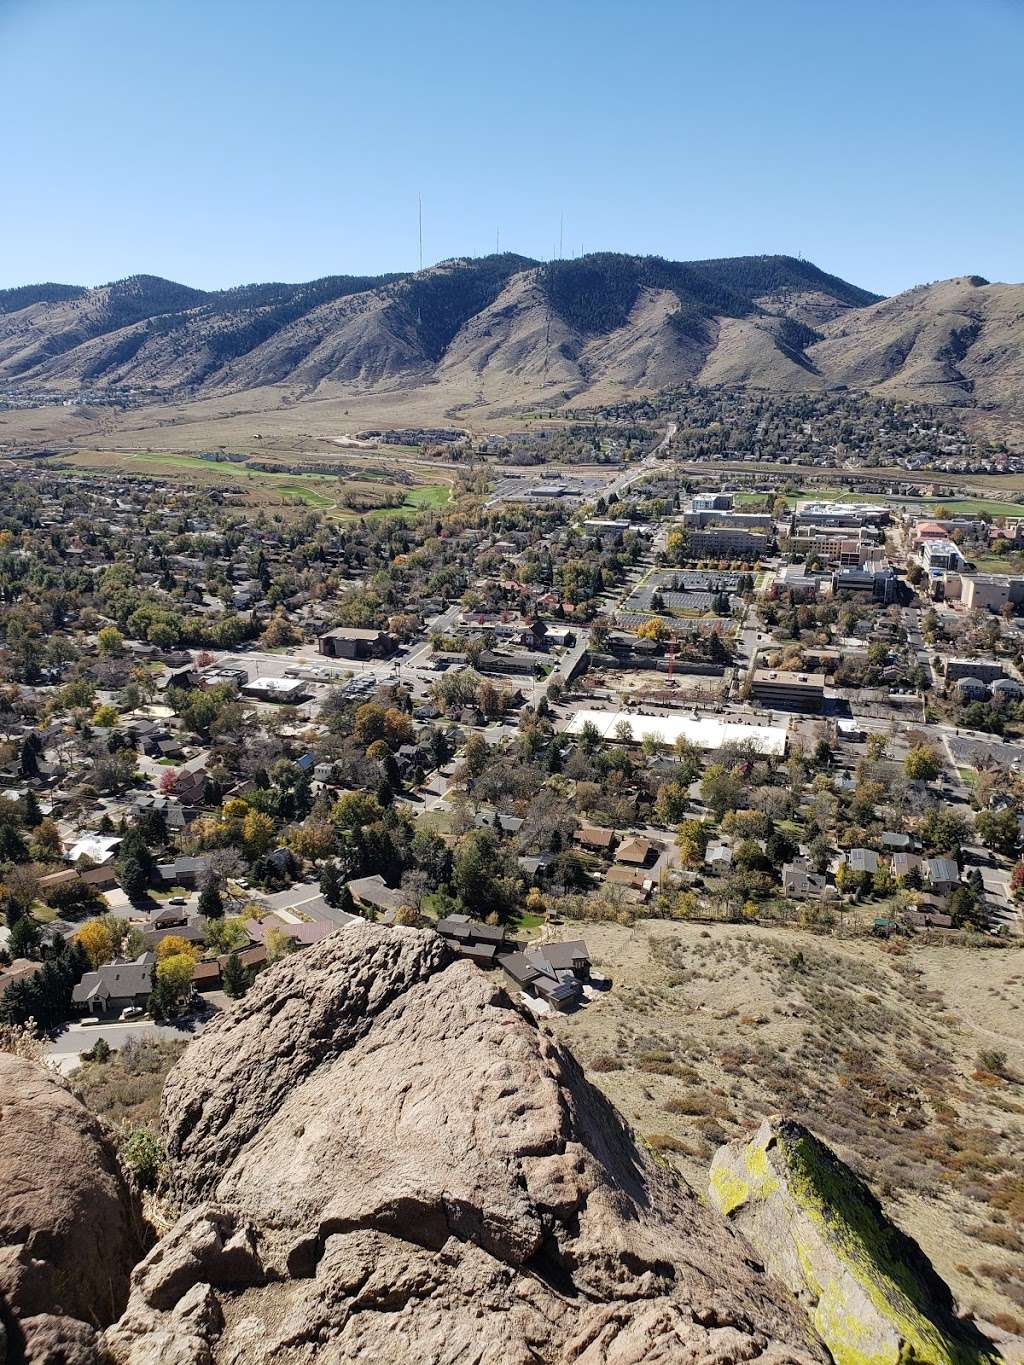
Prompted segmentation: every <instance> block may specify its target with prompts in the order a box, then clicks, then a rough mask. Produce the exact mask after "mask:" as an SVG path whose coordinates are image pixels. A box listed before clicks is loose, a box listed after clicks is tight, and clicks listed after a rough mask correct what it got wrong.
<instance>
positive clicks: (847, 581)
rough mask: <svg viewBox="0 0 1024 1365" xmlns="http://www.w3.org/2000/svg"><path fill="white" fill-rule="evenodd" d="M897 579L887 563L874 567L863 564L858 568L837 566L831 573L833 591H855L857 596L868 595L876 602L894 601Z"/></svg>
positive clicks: (897, 584)
mask: <svg viewBox="0 0 1024 1365" xmlns="http://www.w3.org/2000/svg"><path fill="white" fill-rule="evenodd" d="M898 586H899V580H898V578H897V577H896V575H895V573H894V572H893V570H892V569H891V568H889V566H888V565H884V566H881V567H878V568H876V567H874V566H873V565H871V564H865V565H863V566H861V567H859V568H850V567H846V568H839V569H836V571H835V572H834V573H833V575H832V591H833V593H842V592H849V593H856V594H857V596H859V597H870V598H872V599H873V600H874V601H876V602H894V601H895V600H896V592H897V589H898Z"/></svg>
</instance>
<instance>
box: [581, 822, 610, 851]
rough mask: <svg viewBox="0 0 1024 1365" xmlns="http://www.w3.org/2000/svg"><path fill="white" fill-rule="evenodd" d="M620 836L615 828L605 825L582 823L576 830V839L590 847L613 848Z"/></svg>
mask: <svg viewBox="0 0 1024 1365" xmlns="http://www.w3.org/2000/svg"><path fill="white" fill-rule="evenodd" d="M617 837H618V836H617V835H616V833H615V831H614V830H613V829H605V828H604V826H603V825H580V827H579V829H578V830H577V831H576V841H577V843H580V844H587V845H588V846H589V847H590V848H611V846H612V845H613V844H614V843H615V840H616V838H617Z"/></svg>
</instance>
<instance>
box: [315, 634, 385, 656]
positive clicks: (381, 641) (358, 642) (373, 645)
mask: <svg viewBox="0 0 1024 1365" xmlns="http://www.w3.org/2000/svg"><path fill="white" fill-rule="evenodd" d="M318 648H319V650H320V653H321V654H326V655H327V656H328V657H329V658H332V659H373V658H377V659H382V658H386V657H387V656H388V655H389V654H392V653H394V648H395V642H394V640H393V639H392V638H391V636H390V635H389V634H388V633H387V631H386V630H359V629H357V628H356V627H354V626H338V627H337V628H336V629H335V630H329V631H327V633H326V634H325V635H321V636H320V641H319V645H318Z"/></svg>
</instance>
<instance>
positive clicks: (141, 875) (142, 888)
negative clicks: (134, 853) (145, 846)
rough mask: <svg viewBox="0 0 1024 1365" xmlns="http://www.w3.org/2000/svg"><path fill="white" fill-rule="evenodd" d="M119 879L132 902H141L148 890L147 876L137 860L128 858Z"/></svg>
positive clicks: (122, 888) (123, 864) (122, 866)
mask: <svg viewBox="0 0 1024 1365" xmlns="http://www.w3.org/2000/svg"><path fill="white" fill-rule="evenodd" d="M118 879H119V880H120V883H121V890H122V891H123V892H124V894H125V895H126V896H127V897H128V899H129V900H130V901H137V900H141V899H142V898H143V896H145V894H146V891H147V890H148V882H147V880H146V874H145V872H143V870H142V866H141V864H140V863H139V861H138V860H137V859H136V858H128V859H126V860H125V861H124V862H123V863H122V864H121V869H120V871H119V873H118Z"/></svg>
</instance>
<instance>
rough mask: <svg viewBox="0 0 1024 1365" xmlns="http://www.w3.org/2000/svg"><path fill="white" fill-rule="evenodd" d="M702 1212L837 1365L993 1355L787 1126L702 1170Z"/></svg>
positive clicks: (841, 1171) (858, 1195) (811, 1143)
mask: <svg viewBox="0 0 1024 1365" xmlns="http://www.w3.org/2000/svg"><path fill="white" fill-rule="evenodd" d="M710 1192H711V1198H712V1201H713V1202H714V1203H715V1204H716V1205H717V1207H718V1208H719V1209H720V1210H721V1211H722V1213H724V1214H725V1215H726V1216H727V1217H728V1219H729V1221H730V1223H732V1224H733V1225H734V1226H735V1227H737V1228H739V1229H740V1230H741V1231H742V1232H743V1233H745V1235H746V1236H747V1237H748V1238H749V1240H750V1242H751V1243H752V1244H753V1246H754V1247H755V1248H756V1249H757V1251H758V1252H759V1253H760V1254H761V1255H762V1256H763V1257H764V1259H765V1262H766V1263H767V1265H768V1268H769V1269H770V1270H771V1271H773V1272H774V1274H775V1275H777V1276H778V1278H779V1279H780V1280H781V1281H782V1282H783V1283H784V1284H786V1285H787V1286H788V1287H789V1288H790V1289H791V1290H792V1291H793V1292H794V1293H795V1294H796V1295H797V1297H798V1298H799V1299H800V1300H801V1301H802V1302H803V1303H804V1304H805V1306H806V1307H807V1309H808V1312H809V1313H810V1315H811V1317H812V1319H813V1322H814V1326H815V1329H816V1330H817V1332H818V1334H819V1335H820V1336H821V1338H822V1340H823V1341H824V1342H825V1344H826V1345H827V1346H828V1348H829V1351H830V1352H831V1354H832V1357H833V1359H834V1360H835V1361H836V1363H837V1365H869V1363H870V1365H904V1362H906V1361H918V1362H922V1363H925V1362H927V1365H981V1362H988V1361H996V1360H998V1359H1000V1358H1001V1357H1000V1355H999V1352H998V1351H997V1350H996V1349H995V1347H994V1346H992V1344H991V1343H990V1342H988V1341H987V1340H986V1339H985V1338H984V1337H983V1336H982V1335H981V1333H980V1332H979V1331H978V1330H977V1329H976V1328H975V1327H974V1326H973V1325H972V1324H971V1323H969V1322H964V1321H961V1320H960V1319H959V1318H958V1317H957V1315H956V1311H955V1307H954V1304H953V1298H952V1295H951V1294H950V1291H949V1288H948V1286H947V1285H946V1284H945V1283H944V1282H943V1281H942V1280H941V1279H940V1278H939V1276H938V1275H937V1274H936V1273H935V1270H934V1269H933V1268H932V1265H931V1263H930V1261H929V1260H928V1258H927V1257H926V1256H925V1254H924V1252H923V1251H922V1250H921V1248H920V1247H919V1246H918V1245H917V1243H916V1242H914V1241H912V1240H911V1239H910V1238H909V1237H907V1236H906V1235H905V1234H904V1233H902V1232H901V1231H900V1230H899V1229H898V1228H897V1227H895V1226H894V1225H893V1224H892V1223H890V1222H889V1220H888V1219H887V1218H886V1216H885V1214H884V1212H883V1211H882V1208H881V1205H880V1204H879V1203H878V1200H877V1199H875V1197H874V1195H873V1194H872V1193H871V1191H870V1190H869V1189H868V1188H867V1186H866V1185H865V1184H864V1183H863V1182H862V1181H860V1180H858V1179H857V1177H856V1176H855V1175H854V1174H853V1172H852V1171H850V1170H849V1168H848V1167H847V1166H845V1165H844V1164H843V1163H842V1162H841V1161H840V1160H839V1159H838V1157H836V1156H835V1154H834V1153H833V1152H831V1151H830V1150H829V1149H828V1148H827V1147H826V1146H825V1145H824V1144H823V1143H821V1142H819V1141H818V1140H817V1138H815V1137H814V1136H813V1134H811V1133H809V1132H808V1131H807V1129H806V1128H804V1127H802V1126H801V1125H800V1124H798V1123H793V1122H787V1121H785V1120H781V1119H770V1120H766V1121H765V1122H764V1123H763V1124H762V1125H761V1128H760V1129H759V1130H758V1133H757V1135H756V1136H755V1137H754V1138H753V1139H752V1140H751V1141H750V1142H748V1143H743V1142H736V1143H729V1144H728V1145H727V1146H725V1147H722V1148H720V1149H719V1151H718V1152H717V1153H716V1155H715V1159H714V1161H713V1162H712V1165H711V1181H710Z"/></svg>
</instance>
